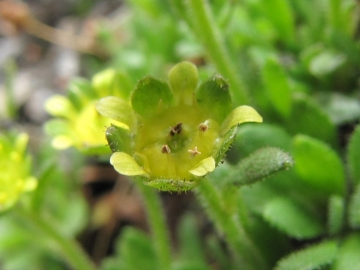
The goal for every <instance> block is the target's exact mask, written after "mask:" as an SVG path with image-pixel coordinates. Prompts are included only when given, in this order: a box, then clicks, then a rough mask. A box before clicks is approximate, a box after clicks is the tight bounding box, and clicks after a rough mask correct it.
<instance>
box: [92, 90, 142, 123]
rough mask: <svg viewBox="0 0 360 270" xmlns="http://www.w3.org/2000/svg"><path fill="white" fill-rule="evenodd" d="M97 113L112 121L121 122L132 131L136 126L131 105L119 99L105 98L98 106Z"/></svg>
mask: <svg viewBox="0 0 360 270" xmlns="http://www.w3.org/2000/svg"><path fill="white" fill-rule="evenodd" d="M96 109H97V111H98V112H99V113H100V114H101V115H103V116H105V117H109V118H111V119H114V120H116V121H119V122H120V123H123V124H125V125H127V126H128V127H129V128H130V129H132V128H133V127H134V125H135V119H134V115H133V110H132V109H131V106H130V104H129V103H127V102H126V101H125V100H123V99H121V98H117V97H112V96H110V97H105V98H102V99H100V100H99V102H98V103H97V104H96Z"/></svg>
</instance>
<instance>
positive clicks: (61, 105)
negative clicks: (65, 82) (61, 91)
mask: <svg viewBox="0 0 360 270" xmlns="http://www.w3.org/2000/svg"><path fill="white" fill-rule="evenodd" d="M45 110H46V111H47V112H48V113H49V114H51V115H52V116H57V117H64V118H67V119H73V118H75V117H76V110H75V108H74V106H73V105H72V104H71V102H70V101H69V100H68V99H67V98H66V97H64V96H61V95H54V96H52V97H50V98H49V99H48V100H46V102H45Z"/></svg>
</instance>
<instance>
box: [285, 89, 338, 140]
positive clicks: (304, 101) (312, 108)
mask: <svg viewBox="0 0 360 270" xmlns="http://www.w3.org/2000/svg"><path fill="white" fill-rule="evenodd" d="M286 127H287V130H288V131H289V132H290V133H292V134H294V135H295V134H298V133H301V134H306V135H309V136H311V137H314V138H317V139H320V140H322V141H325V142H327V143H330V144H332V145H336V132H335V131H336V130H335V126H334V124H333V123H332V122H331V120H330V117H329V116H328V115H327V114H326V113H325V112H324V111H323V110H322V109H321V106H320V105H319V104H317V103H315V102H314V101H313V100H312V99H311V98H310V97H307V96H306V95H304V94H301V93H297V94H296V95H294V99H293V107H292V111H291V116H290V117H289V121H288V122H287V123H286Z"/></svg>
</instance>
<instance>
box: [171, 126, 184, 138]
mask: <svg viewBox="0 0 360 270" xmlns="http://www.w3.org/2000/svg"><path fill="white" fill-rule="evenodd" d="M181 127H182V123H177V124H176V126H173V127H171V130H170V135H171V136H174V135H175V134H180V132H181Z"/></svg>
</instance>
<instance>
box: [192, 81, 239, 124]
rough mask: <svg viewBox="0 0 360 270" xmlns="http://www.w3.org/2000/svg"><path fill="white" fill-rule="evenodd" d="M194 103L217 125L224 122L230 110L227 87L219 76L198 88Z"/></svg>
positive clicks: (230, 104)
mask: <svg viewBox="0 0 360 270" xmlns="http://www.w3.org/2000/svg"><path fill="white" fill-rule="evenodd" d="M196 101H197V104H198V105H199V107H200V108H201V109H202V110H204V111H205V113H207V115H209V116H210V118H212V119H214V120H216V121H217V122H219V123H221V122H222V121H224V119H225V118H226V116H227V115H228V114H229V113H230V112H231V109H232V103H231V97H230V92H229V85H228V84H227V82H226V81H225V79H224V78H223V77H222V76H220V75H214V76H213V77H212V78H210V79H208V80H206V81H204V82H203V83H202V84H201V85H200V86H199V88H198V90H197V91H196Z"/></svg>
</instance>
